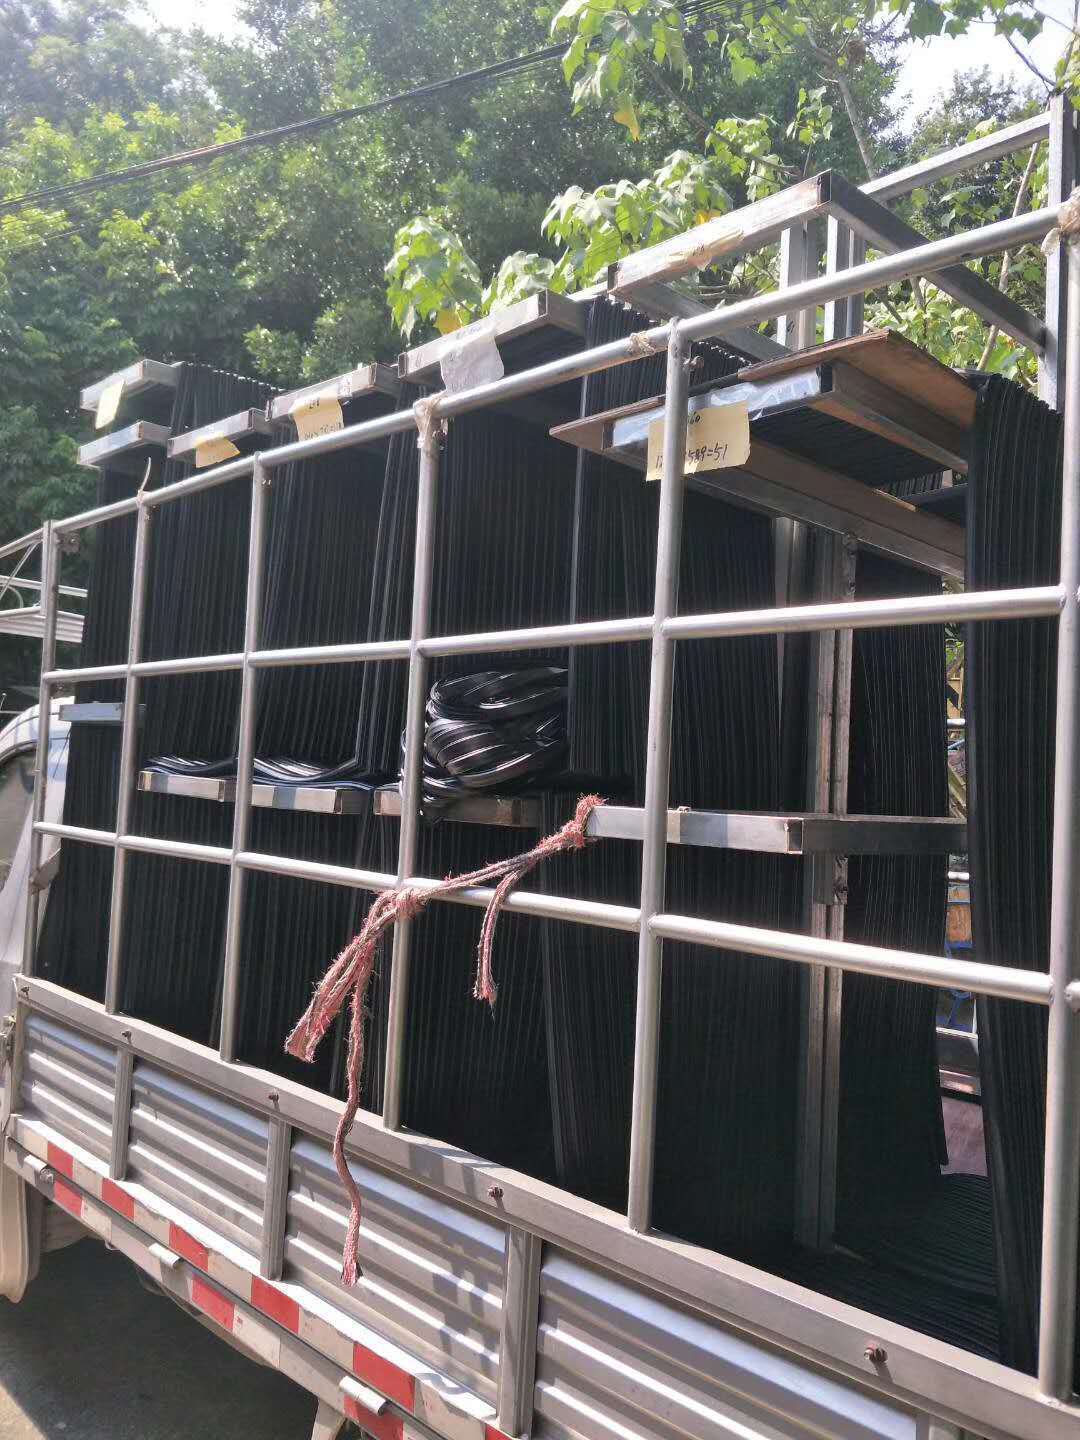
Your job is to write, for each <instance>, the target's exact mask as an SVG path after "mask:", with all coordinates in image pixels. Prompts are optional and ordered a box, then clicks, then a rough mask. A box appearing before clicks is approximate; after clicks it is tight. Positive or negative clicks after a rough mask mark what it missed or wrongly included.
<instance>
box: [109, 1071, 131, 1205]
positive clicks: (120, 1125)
mask: <svg viewBox="0 0 1080 1440" xmlns="http://www.w3.org/2000/svg"><path fill="white" fill-rule="evenodd" d="M115 1065H116V1070H115V1072H114V1074H113V1113H112V1136H111V1137H110V1143H109V1179H110V1180H123V1178H124V1176H125V1175H126V1174H127V1165H128V1139H129V1136H130V1133H131V1099H132V1091H131V1085H132V1080H133V1079H134V1075H135V1056H134V1054H133V1052H132V1049H131V1046H130V1045H119V1046H117V1050H116V1060H115Z"/></svg>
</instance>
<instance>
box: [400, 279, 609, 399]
mask: <svg viewBox="0 0 1080 1440" xmlns="http://www.w3.org/2000/svg"><path fill="white" fill-rule="evenodd" d="M548 328H550V329H552V330H555V331H560V332H562V333H563V334H566V335H574V336H583V335H584V334H585V314H584V307H583V306H581V305H577V304H575V303H574V301H573V300H569V299H567V297H566V296H565V295H558V294H556V292H555V291H553V290H541V291H540V292H539V293H538V294H536V295H530V296H528V297H527V298H526V299H524V300H519V301H518V302H517V304H516V305H508V306H507V307H506V309H505V310H493V311H492V312H491V314H490V315H485V316H484V318H483V319H482V320H476V321H474V322H473V323H472V324H471V325H464V326H462V328H461V329H460V330H455V331H453V332H452V333H451V334H449V335H440V336H439V338H438V339H437V340H428V341H427V342H426V343H425V344H423V345H416V346H414V347H413V349H411V350H405V351H403V352H402V354H401V355H399V357H398V374H399V375H400V376H401V378H402V379H403V380H409V381H411V382H413V383H434V382H436V381H441V374H440V368H439V367H440V366H441V364H442V358H443V356H444V355H445V354H446V353H447V351H448V350H452V349H454V348H456V347H457V346H458V345H460V344H461V343H462V341H465V340H469V339H471V338H472V337H473V336H474V335H475V336H480V335H490V336H491V338H492V339H493V340H494V341H495V343H496V345H497V346H498V348H499V350H500V351H502V350H503V347H504V346H506V345H508V344H509V343H510V342H511V341H513V340H516V339H518V338H520V337H521V336H523V335H529V334H531V333H532V332H533V331H534V330H540V329H548Z"/></svg>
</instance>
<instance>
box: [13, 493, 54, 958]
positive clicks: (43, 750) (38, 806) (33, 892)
mask: <svg viewBox="0 0 1080 1440" xmlns="http://www.w3.org/2000/svg"><path fill="white" fill-rule="evenodd" d="M59 604H60V536H59V535H58V534H57V532H56V531H55V530H54V528H53V525H52V522H51V521H49V520H46V522H45V524H44V525H43V526H42V527H41V605H42V610H43V612H44V618H43V627H42V637H41V681H40V684H39V685H38V733H37V750H36V752H35V755H34V798H33V802H32V804H31V810H30V814H31V825H30V844H29V851H30V863H29V866H28V871H27V877H26V925H25V929H24V931H23V956H22V970H23V974H24V975H33V973H34V963H35V960H36V959H37V937H38V921H39V918H40V913H41V906H40V903H39V902H40V899H41V891H40V890H39V889H38V871H39V870H40V869H41V835H42V832H41V830H40V829H39V826H40V825H41V824H42V822H43V821H44V819H45V791H46V788H47V786H48V783H49V722H50V719H51V716H52V690H51V687H50V685H49V682H48V681H47V680H46V678H45V676H46V675H47V673H48V672H49V671H50V670H52V669H53V668H54V667H55V665H56V615H57V610H58V609H59Z"/></svg>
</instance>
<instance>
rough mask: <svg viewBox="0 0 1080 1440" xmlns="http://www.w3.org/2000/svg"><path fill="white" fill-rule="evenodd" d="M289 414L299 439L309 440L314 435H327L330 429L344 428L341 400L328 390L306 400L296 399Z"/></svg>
mask: <svg viewBox="0 0 1080 1440" xmlns="http://www.w3.org/2000/svg"><path fill="white" fill-rule="evenodd" d="M289 414H290V415H291V416H292V419H293V423H294V424H295V425H296V434H297V436H298V438H299V439H301V440H310V439H312V438H313V437H314V436H316V435H329V434H330V432H331V431H332V430H344V429H345V416H344V415H343V414H342V413H341V401H340V400H339V399H338V398H337V396H336V395H332V394H331V393H330V392H329V391H325V392H324V393H323V394H322V395H315V396H313V397H312V398H311V399H308V400H297V402H296V404H295V405H293V406H292V408H291V409H290V411H289Z"/></svg>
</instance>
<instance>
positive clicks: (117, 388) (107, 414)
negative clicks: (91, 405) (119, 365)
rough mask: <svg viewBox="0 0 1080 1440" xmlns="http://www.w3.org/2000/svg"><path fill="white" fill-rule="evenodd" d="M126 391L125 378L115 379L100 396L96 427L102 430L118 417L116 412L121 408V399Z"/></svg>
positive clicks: (95, 420)
mask: <svg viewBox="0 0 1080 1440" xmlns="http://www.w3.org/2000/svg"><path fill="white" fill-rule="evenodd" d="M123 393H124V382H123V380H114V381H113V383H112V384H111V385H106V386H105V389H104V390H103V391H102V392H101V394H100V395H99V396H98V402H97V413H96V414H95V416H94V428H95V429H96V430H100V429H102V428H103V426H105V425H111V424H112V422H113V421H114V420H115V419H116V412H117V411H118V410H119V409H120V399H121V396H122V395H123Z"/></svg>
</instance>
